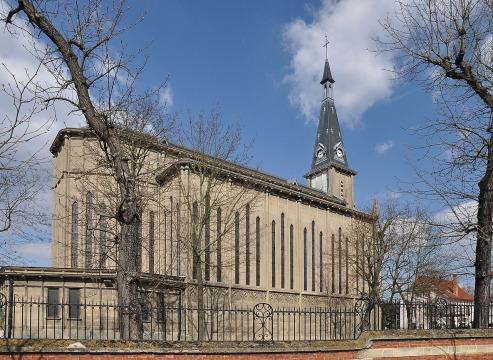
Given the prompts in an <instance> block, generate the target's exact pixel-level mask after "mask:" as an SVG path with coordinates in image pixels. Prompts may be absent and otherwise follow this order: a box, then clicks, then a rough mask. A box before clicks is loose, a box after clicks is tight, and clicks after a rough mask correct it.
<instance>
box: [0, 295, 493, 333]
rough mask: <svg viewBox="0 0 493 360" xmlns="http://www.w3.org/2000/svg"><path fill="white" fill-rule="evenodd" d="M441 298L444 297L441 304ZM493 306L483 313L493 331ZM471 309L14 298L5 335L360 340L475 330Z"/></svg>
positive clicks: (1, 323)
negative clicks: (378, 333) (381, 333)
mask: <svg viewBox="0 0 493 360" xmlns="http://www.w3.org/2000/svg"><path fill="white" fill-rule="evenodd" d="M442 300H443V299H442ZM492 310H493V308H492V307H491V306H489V307H487V308H485V309H483V310H482V311H485V312H487V313H485V314H486V316H488V319H489V320H490V321H489V323H490V325H491V324H493V311H492ZM473 317H474V307H473V305H472V304H464V303H462V304H459V303H447V302H446V301H442V302H440V301H435V302H413V303H405V302H398V303H381V304H378V305H374V304H370V302H368V301H364V300H363V301H362V300H359V301H358V302H356V303H355V305H354V306H348V307H335V308H332V309H329V308H315V309H313V308H311V309H303V308H296V309H288V308H281V309H273V308H272V307H271V306H270V305H269V304H265V303H260V304H257V305H255V306H254V307H253V308H246V307H232V308H227V307H220V306H215V307H208V308H197V307H187V306H163V305H161V306H155V304H153V303H152V302H150V301H147V300H146V301H141V302H140V303H139V304H137V305H134V306H127V307H125V306H119V305H116V304H112V303H109V302H107V303H104V304H103V303H101V304H94V303H84V302H80V303H58V302H56V303H54V302H43V301H34V300H29V301H27V300H23V299H14V300H12V301H7V300H4V301H3V302H0V337H2V338H13V339H74V340H76V339H79V340H121V339H130V340H162V341H304V340H310V341H312V340H313V341H315V340H348V339H355V338H357V337H359V335H360V334H361V333H362V332H363V331H366V330H385V329H445V328H446V329H452V328H468V327H472V321H473ZM126 320H128V321H131V322H132V324H133V327H132V328H131V331H129V333H128V334H123V333H122V332H121V331H120V329H121V328H123V327H122V326H121V324H122V322H124V321H126Z"/></svg>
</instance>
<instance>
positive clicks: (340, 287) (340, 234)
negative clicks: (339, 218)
mask: <svg viewBox="0 0 493 360" xmlns="http://www.w3.org/2000/svg"><path fill="white" fill-rule="evenodd" d="M339 294H342V230H341V228H339Z"/></svg>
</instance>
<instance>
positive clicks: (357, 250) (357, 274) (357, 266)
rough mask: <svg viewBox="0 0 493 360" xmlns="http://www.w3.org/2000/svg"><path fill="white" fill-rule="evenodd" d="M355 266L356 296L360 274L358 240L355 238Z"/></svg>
mask: <svg viewBox="0 0 493 360" xmlns="http://www.w3.org/2000/svg"><path fill="white" fill-rule="evenodd" d="M355 260H356V264H355V268H356V294H359V272H360V268H359V239H358V238H356V259H355Z"/></svg>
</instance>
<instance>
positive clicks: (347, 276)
mask: <svg viewBox="0 0 493 360" xmlns="http://www.w3.org/2000/svg"><path fill="white" fill-rule="evenodd" d="M345 257H346V294H349V239H348V238H347V237H346V256H345Z"/></svg>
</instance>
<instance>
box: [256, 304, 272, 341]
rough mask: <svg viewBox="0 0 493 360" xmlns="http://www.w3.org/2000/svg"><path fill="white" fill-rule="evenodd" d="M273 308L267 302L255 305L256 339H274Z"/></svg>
mask: <svg viewBox="0 0 493 360" xmlns="http://www.w3.org/2000/svg"><path fill="white" fill-rule="evenodd" d="M273 313H274V311H273V309H272V306H271V305H269V304H267V303H258V304H257V305H255V306H254V307H253V337H254V340H255V341H272V340H273V339H272V324H273V321H272V320H273V316H272V315H273Z"/></svg>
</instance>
